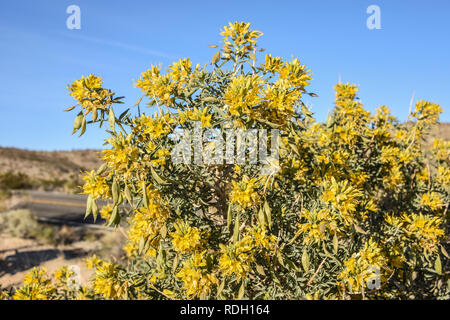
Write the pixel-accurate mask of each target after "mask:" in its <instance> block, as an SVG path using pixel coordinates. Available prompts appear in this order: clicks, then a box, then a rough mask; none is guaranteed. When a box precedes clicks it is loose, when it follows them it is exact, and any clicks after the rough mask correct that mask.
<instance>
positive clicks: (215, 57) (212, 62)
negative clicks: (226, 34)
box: [211, 50, 220, 64]
mask: <svg viewBox="0 0 450 320" xmlns="http://www.w3.org/2000/svg"><path fill="white" fill-rule="evenodd" d="M219 61H220V50H219V51H217V52H216V54H215V55H214V56H213V58H212V61H211V64H216V63H217V62H219Z"/></svg>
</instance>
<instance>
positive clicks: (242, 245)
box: [219, 235, 254, 280]
mask: <svg viewBox="0 0 450 320" xmlns="http://www.w3.org/2000/svg"><path fill="white" fill-rule="evenodd" d="M252 249H254V245H253V240H252V238H251V236H248V235H247V236H244V237H243V238H242V239H241V240H239V241H238V242H236V243H231V244H229V245H227V246H225V245H224V244H220V253H221V256H220V259H219V269H220V271H221V273H222V275H224V276H232V275H235V276H236V278H237V279H238V280H240V279H242V278H246V277H247V275H248V274H249V273H250V272H251V267H250V264H251V263H252V262H253V261H254V256H253V254H252V252H251V251H252Z"/></svg>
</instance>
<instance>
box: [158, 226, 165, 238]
mask: <svg viewBox="0 0 450 320" xmlns="http://www.w3.org/2000/svg"><path fill="white" fill-rule="evenodd" d="M159 233H160V234H161V238H162V239H165V238H166V237H167V227H166V225H163V226H162V227H161V229H159Z"/></svg>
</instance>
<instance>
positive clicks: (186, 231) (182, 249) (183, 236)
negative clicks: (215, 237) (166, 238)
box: [170, 221, 203, 254]
mask: <svg viewBox="0 0 450 320" xmlns="http://www.w3.org/2000/svg"><path fill="white" fill-rule="evenodd" d="M174 228H175V230H176V232H172V233H170V235H171V236H172V244H173V248H174V249H175V251H177V252H179V253H182V254H186V253H192V252H193V251H195V250H199V249H201V246H202V242H203V241H202V232H201V231H200V230H199V229H198V228H196V227H191V226H190V225H189V224H188V223H187V222H186V221H179V222H177V223H175V224H174Z"/></svg>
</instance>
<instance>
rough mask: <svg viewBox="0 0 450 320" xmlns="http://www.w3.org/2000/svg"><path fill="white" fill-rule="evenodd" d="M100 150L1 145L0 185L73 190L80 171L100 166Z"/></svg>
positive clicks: (79, 180)
mask: <svg viewBox="0 0 450 320" xmlns="http://www.w3.org/2000/svg"><path fill="white" fill-rule="evenodd" d="M98 153H99V151H98V150H73V151H33V150H25V149H18V148H4V147H0V185H2V186H0V187H3V188H7V189H28V188H33V189H35V188H44V189H47V190H55V189H56V190H63V191H70V189H72V190H73V189H74V188H75V187H76V185H79V183H81V179H80V173H81V172H83V171H86V170H92V169H95V168H98V167H99V166H100V165H101V163H102V162H101V160H100V159H99V158H98Z"/></svg>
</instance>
